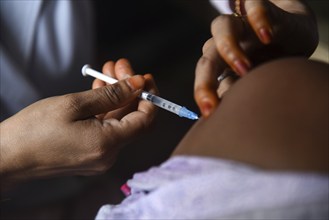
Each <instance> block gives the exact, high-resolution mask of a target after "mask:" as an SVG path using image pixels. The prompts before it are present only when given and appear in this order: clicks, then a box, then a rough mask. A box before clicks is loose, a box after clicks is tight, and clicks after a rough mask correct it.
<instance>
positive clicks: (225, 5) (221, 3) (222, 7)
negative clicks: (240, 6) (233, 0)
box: [210, 0, 233, 14]
mask: <svg viewBox="0 0 329 220" xmlns="http://www.w3.org/2000/svg"><path fill="white" fill-rule="evenodd" d="M210 3H211V4H212V5H213V7H214V8H216V9H217V10H218V11H219V12H220V13H221V14H232V13H233V11H232V10H231V7H230V4H229V0H210Z"/></svg>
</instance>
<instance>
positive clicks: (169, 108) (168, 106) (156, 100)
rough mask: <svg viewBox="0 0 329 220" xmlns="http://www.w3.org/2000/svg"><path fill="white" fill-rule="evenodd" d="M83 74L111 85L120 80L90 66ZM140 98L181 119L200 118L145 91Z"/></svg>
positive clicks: (85, 67)
mask: <svg viewBox="0 0 329 220" xmlns="http://www.w3.org/2000/svg"><path fill="white" fill-rule="evenodd" d="M81 72H82V75H83V76H87V75H89V76H92V77H95V78H97V79H100V80H102V81H104V82H107V83H109V84H114V83H116V82H118V80H116V79H114V78H111V77H109V76H107V75H104V74H102V73H100V72H98V71H96V70H94V69H92V68H91V67H90V66H89V65H88V64H86V65H84V66H83V67H82V70H81ZM140 98H141V99H144V100H147V101H150V102H152V103H153V104H154V105H156V106H158V107H160V108H162V109H165V110H167V111H170V112H172V113H175V114H177V115H179V116H180V117H184V118H188V119H191V120H197V119H198V118H199V117H198V115H197V114H196V113H194V112H192V111H190V110H188V109H187V108H185V107H183V106H180V105H177V104H175V103H173V102H170V101H168V100H166V99H163V98H161V97H159V96H156V95H153V94H151V93H148V92H145V91H143V92H142V93H141V94H140Z"/></svg>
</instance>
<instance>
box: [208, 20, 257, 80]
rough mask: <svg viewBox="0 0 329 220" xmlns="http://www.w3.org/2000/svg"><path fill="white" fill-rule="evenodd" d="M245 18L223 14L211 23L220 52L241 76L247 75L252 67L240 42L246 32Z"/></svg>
mask: <svg viewBox="0 0 329 220" xmlns="http://www.w3.org/2000/svg"><path fill="white" fill-rule="evenodd" d="M243 19H244V18H242V17H235V16H233V15H221V16H219V17H217V18H216V19H215V20H214V21H213V22H212V24H211V32H212V35H213V38H214V41H215V44H216V47H217V51H218V53H219V54H220V56H221V57H222V58H223V59H224V60H225V62H226V63H227V64H228V65H229V66H230V67H231V68H232V69H233V70H234V72H236V73H237V74H238V75H240V76H243V75H245V74H246V73H247V71H248V70H249V69H250V67H251V63H250V61H249V59H248V58H247V55H246V54H245V52H244V51H243V50H242V48H241V46H240V44H239V43H240V42H241V41H242V38H243V37H244V34H245V33H244V31H245V23H244V22H245V21H244V20H243Z"/></svg>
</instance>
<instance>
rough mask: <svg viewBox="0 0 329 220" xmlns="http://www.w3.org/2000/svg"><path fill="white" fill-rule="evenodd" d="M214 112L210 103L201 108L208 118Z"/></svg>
mask: <svg viewBox="0 0 329 220" xmlns="http://www.w3.org/2000/svg"><path fill="white" fill-rule="evenodd" d="M212 111H213V106H212V105H211V104H210V103H209V102H205V103H203V104H202V106H201V112H202V115H203V116H204V117H208V116H209V115H210V114H211V112H212Z"/></svg>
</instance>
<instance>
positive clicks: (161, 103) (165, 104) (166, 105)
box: [140, 91, 182, 115]
mask: <svg viewBox="0 0 329 220" xmlns="http://www.w3.org/2000/svg"><path fill="white" fill-rule="evenodd" d="M140 97H141V98H142V99H144V100H148V101H150V102H152V103H153V104H154V105H156V106H158V107H160V108H163V109H166V110H167V111H170V112H172V113H175V114H177V115H179V111H180V109H181V108H182V106H180V105H177V104H175V103H173V102H170V101H168V100H166V99H163V98H161V97H159V96H156V95H153V94H151V93H148V92H145V91H143V92H142V93H141V95H140Z"/></svg>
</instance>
